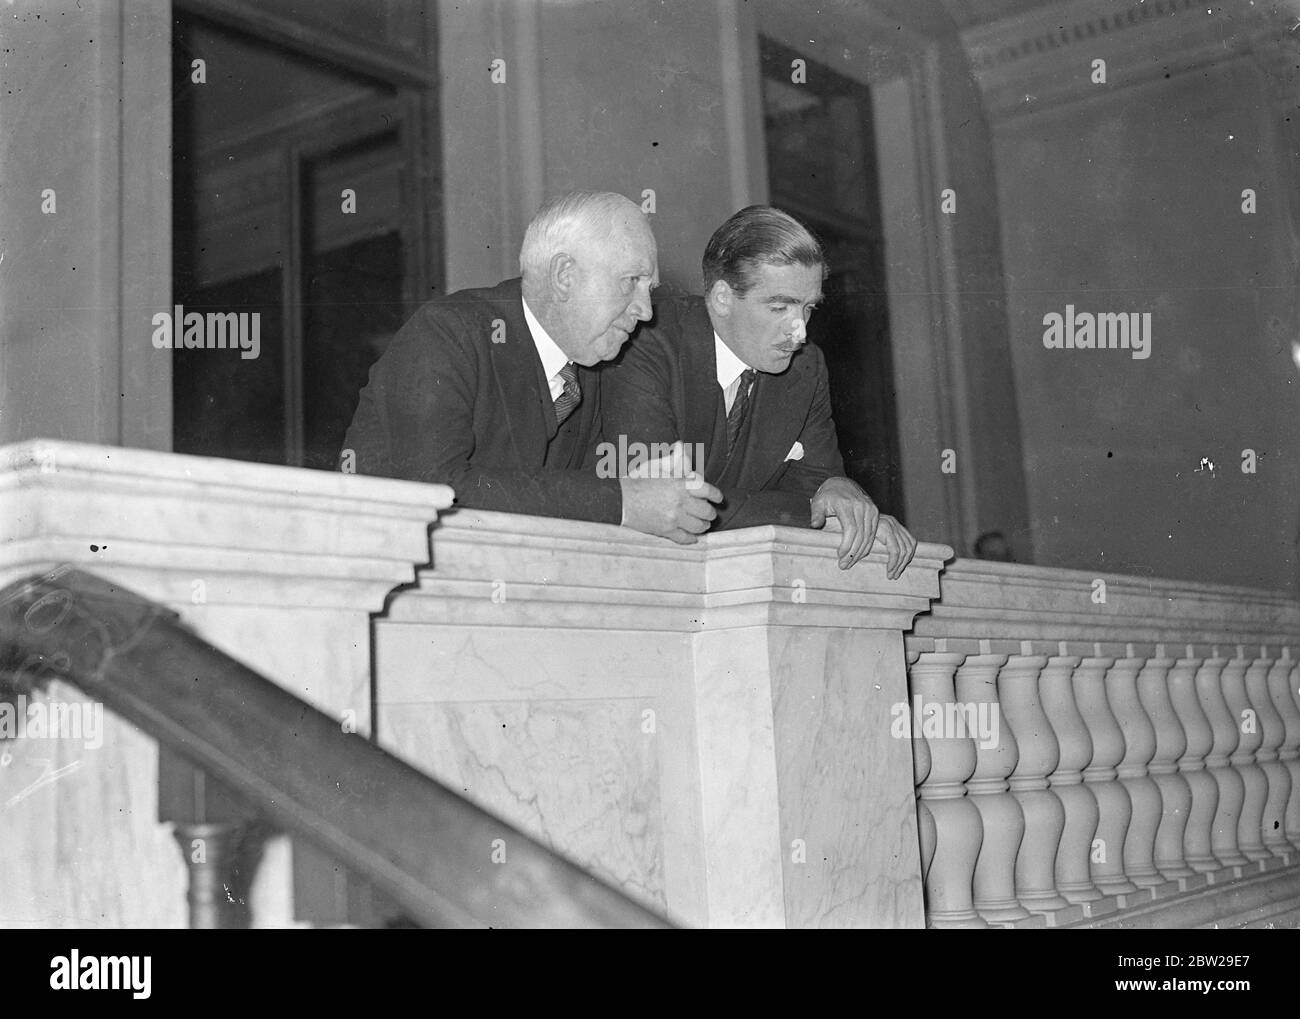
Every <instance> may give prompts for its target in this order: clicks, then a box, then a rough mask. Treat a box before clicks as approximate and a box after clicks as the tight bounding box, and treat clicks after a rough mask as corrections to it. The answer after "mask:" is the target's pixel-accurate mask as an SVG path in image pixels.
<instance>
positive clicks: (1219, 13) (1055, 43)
mask: <svg viewBox="0 0 1300 1019" xmlns="http://www.w3.org/2000/svg"><path fill="white" fill-rule="evenodd" d="M1267 26H1268V23H1267V22H1266V21H1265V20H1264V16H1263V13H1262V12H1261V11H1258V10H1251V9H1250V8H1231V7H1222V6H1220V7H1215V8H1212V9H1208V10H1207V7H1206V5H1205V4H1204V3H1200V2H1197V0H1129V2H1127V3H1124V4H1123V5H1121V6H1119V7H1118V8H1117V6H1116V4H1115V3H1114V2H1113V0H1066V2H1064V3H1058V4H1052V5H1050V6H1046V7H1043V8H1042V9H1040V10H1037V11H1034V12H1032V13H1030V14H1025V15H1021V16H1017V17H1012V18H1005V19H1003V20H1000V21H996V22H993V23H991V24H988V25H982V26H980V27H978V28H971V29H968V30H967V31H964V32H962V33H961V41H962V44H963V46H964V47H965V48H966V51H967V54H968V55H969V58H970V62H971V66H972V69H973V71H974V74H975V77H976V80H977V81H978V82H979V85H980V88H981V90H982V91H983V93H984V95H985V100H986V103H987V106H988V108H989V112H990V116H991V117H992V118H993V119H994V120H997V119H1003V118H1007V117H1012V116H1016V115H1020V114H1025V113H1033V112H1036V111H1039V110H1042V109H1046V108H1048V107H1051V106H1054V105H1057V104H1061V103H1067V102H1074V101H1079V100H1083V99H1091V98H1096V97H1097V96H1099V95H1102V94H1104V93H1106V92H1113V91H1114V90H1115V89H1120V88H1126V87H1131V86H1134V85H1140V84H1145V83H1148V82H1152V81H1157V80H1160V79H1162V78H1170V77H1174V76H1176V75H1179V74H1184V73H1187V72H1188V71H1192V70H1195V69H1198V68H1203V67H1205V66H1207V65H1211V64H1217V63H1222V62H1223V61H1225V60H1231V59H1235V58H1241V57H1248V56H1249V55H1250V54H1251V52H1252V48H1253V46H1254V45H1255V43H1256V42H1257V40H1258V39H1259V38H1260V35H1261V32H1266V31H1267ZM1097 59H1101V60H1105V61H1106V74H1107V80H1106V83H1105V84H1100V83H1094V82H1093V81H1092V78H1091V74H1092V61H1094V60H1097Z"/></svg>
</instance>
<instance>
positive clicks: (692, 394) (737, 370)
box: [603, 205, 916, 579]
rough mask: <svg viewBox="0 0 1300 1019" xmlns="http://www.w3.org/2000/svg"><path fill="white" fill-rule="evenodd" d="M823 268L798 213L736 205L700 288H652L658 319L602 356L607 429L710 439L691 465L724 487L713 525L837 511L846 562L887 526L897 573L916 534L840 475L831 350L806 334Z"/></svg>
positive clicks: (608, 433)
mask: <svg viewBox="0 0 1300 1019" xmlns="http://www.w3.org/2000/svg"><path fill="white" fill-rule="evenodd" d="M824 275H825V256H824V255H823V253H822V249H821V246H820V245H819V244H818V242H817V240H816V239H815V238H814V237H813V236H812V235H811V234H810V233H809V232H808V231H807V229H805V228H804V226H803V225H802V224H800V223H799V222H798V221H797V220H795V219H794V218H793V217H791V216H788V215H786V214H785V213H783V212H780V211H779V210H777V209H773V208H769V207H767V206H758V205H754V206H750V207H749V208H747V209H742V210H741V211H740V212H738V213H736V214H735V215H734V216H732V217H731V218H730V219H729V220H727V222H725V223H723V224H722V226H720V227H719V228H718V229H717V230H716V231H715V232H714V234H713V237H712V238H710V240H709V244H708V247H707V248H706V249H705V252H704V288H705V296H704V297H703V298H698V297H692V298H685V299H682V300H675V301H668V300H660V301H658V302H656V313H657V317H656V320H655V324H654V325H653V326H652V327H647V328H643V329H642V330H641V331H640V333H638V334H637V338H636V339H635V340H633V341H632V343H631V344H630V345H629V346H628V349H627V350H626V352H625V353H624V355H623V358H622V360H621V362H620V363H618V364H611V365H609V366H608V367H607V368H606V369H605V370H604V372H603V374H604V375H605V382H604V417H605V429H604V435H605V438H606V440H607V441H616V440H617V437H619V436H625V437H626V441H627V442H628V443H633V442H641V443H646V444H649V443H671V442H677V441H680V442H682V443H684V444H685V446H686V448H687V449H699V448H700V446H699V445H697V444H699V443H702V444H703V448H704V451H705V463H704V464H702V465H701V464H695V465H694V467H695V469H696V470H698V471H700V472H701V473H702V474H703V476H704V477H705V478H707V479H708V480H710V481H712V482H713V484H715V485H716V486H717V487H718V488H719V489H720V490H721V492H722V495H723V501H722V504H721V505H720V507H719V512H718V516H717V519H716V521H715V522H714V527H715V528H736V527H748V526H752V525H756V524H787V525H793V526H799V527H823V526H825V523H826V520H827V519H828V518H829V517H835V518H837V519H838V520H839V521H840V526H841V528H842V530H843V537H842V538H841V540H840V544H839V548H838V550H837V555H838V557H839V565H840V568H841V569H849V568H850V567H851V566H853V565H854V564H855V563H857V562H858V561H859V560H861V559H862V558H863V557H864V556H866V555H867V553H868V552H870V551H871V546H872V542H873V540H874V538H875V537H876V535H877V534H879V536H880V538H881V540H882V541H883V542H884V545H885V548H886V550H887V552H888V556H889V559H888V564H887V571H888V575H889V577H890V579H897V578H898V577H899V576H901V575H902V573H903V570H904V569H906V567H907V564H908V563H909V562H911V559H912V556H913V554H914V553H915V551H916V541H915V539H913V537H912V536H911V535H910V534H909V533H908V532H907V530H906V529H905V528H904V527H903V526H902V525H901V524H900V523H899V522H898V521H897V520H895V519H894V518H893V517H891V516H887V515H883V514H881V513H880V512H879V511H878V510H877V509H876V506H875V504H874V503H873V502H872V501H871V499H870V497H869V496H868V495H867V493H866V492H864V491H863V490H862V488H861V487H860V486H858V484H857V483H856V482H854V481H852V480H851V479H849V478H847V477H845V476H844V463H843V460H842V459H841V457H840V452H839V446H838V444H837V442H836V437H835V424H834V422H833V421H832V420H831V409H830V389H829V385H828V382H827V374H826V363H825V361H824V360H823V358H822V355H821V351H820V350H818V349H817V347H816V346H805V342H806V339H807V330H806V326H807V322H808V316H809V315H810V314H811V313H812V310H813V308H814V307H816V305H817V302H818V301H820V300H821V297H822V278H823V276H824Z"/></svg>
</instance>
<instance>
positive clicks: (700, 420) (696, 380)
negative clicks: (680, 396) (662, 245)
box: [678, 298, 727, 477]
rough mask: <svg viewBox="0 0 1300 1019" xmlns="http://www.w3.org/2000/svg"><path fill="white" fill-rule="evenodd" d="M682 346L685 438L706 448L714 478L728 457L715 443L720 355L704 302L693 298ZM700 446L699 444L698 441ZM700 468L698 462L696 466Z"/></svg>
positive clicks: (709, 471) (707, 466) (707, 470)
mask: <svg viewBox="0 0 1300 1019" xmlns="http://www.w3.org/2000/svg"><path fill="white" fill-rule="evenodd" d="M684 318H685V321H684V322H683V325H682V345H681V350H680V351H679V352H678V357H679V359H680V362H681V372H682V379H683V385H684V389H685V407H684V408H682V409H681V410H680V411H679V413H680V415H681V416H680V418H679V420H681V421H682V422H683V425H682V441H683V442H685V443H688V445H689V448H690V449H692V450H694V449H699V448H700V447H701V446H702V447H703V448H704V469H705V473H706V474H707V475H708V476H710V477H712V476H715V475H716V474H719V473H721V471H722V468H723V466H724V465H725V463H726V459H727V450H726V448H725V445H724V447H723V448H718V445H717V444H716V443H715V442H714V426H715V425H716V424H717V418H718V407H719V404H720V402H721V396H720V395H719V390H718V358H717V354H716V352H715V351H714V349H713V324H712V323H711V322H710V321H709V312H708V309H707V308H706V307H705V305H704V301H703V300H701V299H699V298H696V299H694V300H691V301H690V302H689V303H688V304H687V307H686V311H685V313H684ZM697 443H698V444H699V445H696V444H697ZM696 466H697V469H698V467H699V465H696Z"/></svg>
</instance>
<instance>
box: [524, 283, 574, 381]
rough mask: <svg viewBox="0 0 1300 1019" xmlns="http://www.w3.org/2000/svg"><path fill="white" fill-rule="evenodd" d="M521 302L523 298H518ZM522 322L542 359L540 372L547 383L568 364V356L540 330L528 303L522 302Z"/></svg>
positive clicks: (539, 324) (547, 334) (548, 335)
mask: <svg viewBox="0 0 1300 1019" xmlns="http://www.w3.org/2000/svg"><path fill="white" fill-rule="evenodd" d="M520 300H523V298H520ZM523 303H524V321H525V322H527V323H528V331H529V333H531V334H532V337H533V345H534V346H535V347H537V356H538V357H540V358H541V359H542V371H543V372H545V374H546V380H547V381H548V382H549V381H550V380H551V379H553V378H555V376H556V375H558V374H559V373H560V369H561V368H563V367H564V366H565V365H566V364H568V363H569V358H568V355H567V354H565V353H564V351H562V350H561V349H560V348H559V347H558V346H556V344H555V341H554V340H553V339H551V334H550V333H548V332H547V331H546V330H545V329H544V328H542V323H540V322H538V321H537V316H536V315H534V314H533V309H532V308H530V307H528V302H527V301H524V302H523Z"/></svg>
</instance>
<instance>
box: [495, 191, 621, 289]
mask: <svg viewBox="0 0 1300 1019" xmlns="http://www.w3.org/2000/svg"><path fill="white" fill-rule="evenodd" d="M628 209H631V210H632V211H633V212H636V213H638V214H640V212H641V210H640V208H638V207H637V205H636V204H635V203H634V202H632V201H631V200H630V199H627V198H625V197H624V196H623V195H619V194H615V193H614V192H612V191H570V192H569V193H568V194H567V195H561V196H560V197H559V198H552V199H551V200H550V201H548V202H546V203H545V204H544V205H543V206H542V207H541V208H540V209H538V210H537V215H536V216H534V217H533V220H532V222H531V223H529V224H528V229H527V230H526V231H525V232H524V243H523V244H522V245H521V246H520V248H519V272H520V274H521V275H523V276H524V278H525V279H542V278H545V276H546V273H547V271H548V268H549V266H550V263H551V259H552V258H554V257H555V256H556V255H557V254H561V253H567V254H574V253H575V251H576V250H577V248H578V247H579V246H581V245H583V244H589V243H591V242H593V241H602V240H607V239H608V238H609V237H610V236H611V234H612V233H613V225H614V219H615V215H616V214H617V213H619V212H625V211H627V210H628Z"/></svg>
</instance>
